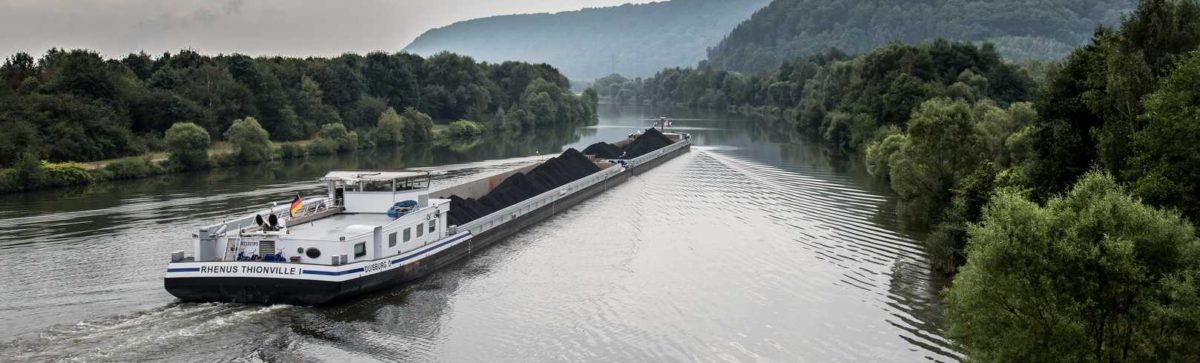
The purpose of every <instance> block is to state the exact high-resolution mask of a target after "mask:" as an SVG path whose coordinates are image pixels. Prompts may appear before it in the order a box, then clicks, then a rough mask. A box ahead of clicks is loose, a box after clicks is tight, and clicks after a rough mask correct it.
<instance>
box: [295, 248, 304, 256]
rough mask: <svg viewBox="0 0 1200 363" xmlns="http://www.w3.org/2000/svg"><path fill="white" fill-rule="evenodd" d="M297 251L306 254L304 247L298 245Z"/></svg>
mask: <svg viewBox="0 0 1200 363" xmlns="http://www.w3.org/2000/svg"><path fill="white" fill-rule="evenodd" d="M296 253H297V254H301V255H302V254H304V247H296Z"/></svg>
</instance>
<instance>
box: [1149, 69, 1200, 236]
mask: <svg viewBox="0 0 1200 363" xmlns="http://www.w3.org/2000/svg"><path fill="white" fill-rule="evenodd" d="M1198 105H1200V51H1196V52H1192V56H1191V58H1190V59H1188V60H1187V61H1186V62H1184V63H1183V64H1181V65H1180V66H1179V67H1178V68H1177V69H1176V70H1175V71H1174V72H1173V73H1171V75H1170V76H1168V77H1167V78H1165V79H1164V80H1163V81H1162V83H1161V85H1160V86H1159V89H1158V91H1156V92H1155V93H1153V94H1151V95H1150V96H1148V97H1147V98H1146V104H1145V108H1146V113H1145V114H1143V115H1142V117H1141V120H1142V122H1143V123H1144V124H1145V125H1146V126H1145V129H1143V130H1141V131H1139V132H1138V133H1136V134H1134V135H1133V140H1134V149H1135V150H1136V152H1135V154H1134V158H1133V160H1134V162H1133V163H1132V164H1133V168H1134V170H1133V171H1132V175H1133V176H1134V177H1136V181H1135V182H1134V191H1135V192H1136V193H1137V194H1138V195H1140V196H1142V197H1143V198H1146V201H1147V202H1150V203H1152V204H1154V205H1159V206H1165V207H1172V208H1177V209H1178V210H1179V211H1180V212H1182V213H1183V214H1184V215H1185V216H1187V217H1188V218H1190V219H1191V220H1192V221H1200V142H1198V140H1200V106H1198Z"/></svg>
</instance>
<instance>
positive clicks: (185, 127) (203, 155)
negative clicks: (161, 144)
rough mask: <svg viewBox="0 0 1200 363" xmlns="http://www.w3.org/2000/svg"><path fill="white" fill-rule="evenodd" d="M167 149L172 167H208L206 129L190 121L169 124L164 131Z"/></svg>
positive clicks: (209, 141)
mask: <svg viewBox="0 0 1200 363" xmlns="http://www.w3.org/2000/svg"><path fill="white" fill-rule="evenodd" d="M165 138H166V143H167V150H168V151H170V152H171V157H170V159H169V160H170V163H171V165H172V166H173V167H176V168H180V169H184V170H190V169H202V168H206V167H208V145H209V144H210V143H211V142H212V139H211V138H210V137H209V136H208V131H205V130H204V128H202V127H200V126H197V125H196V124H194V123H191V122H179V123H176V124H174V125H171V128H170V129H167V133H166V137H165Z"/></svg>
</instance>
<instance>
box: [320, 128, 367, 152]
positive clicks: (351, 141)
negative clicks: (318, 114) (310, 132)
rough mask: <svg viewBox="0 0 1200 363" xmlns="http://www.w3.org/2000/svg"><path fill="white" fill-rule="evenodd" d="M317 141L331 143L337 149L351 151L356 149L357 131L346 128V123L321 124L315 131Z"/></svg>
mask: <svg viewBox="0 0 1200 363" xmlns="http://www.w3.org/2000/svg"><path fill="white" fill-rule="evenodd" d="M317 138H318V140H317V142H319V143H320V142H324V143H332V145H336V148H335V150H337V151H353V150H357V149H358V133H357V132H354V131H350V130H347V129H346V125H343V124H340V123H330V124H325V125H323V126H321V131H318V132H317Z"/></svg>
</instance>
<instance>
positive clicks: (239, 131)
mask: <svg viewBox="0 0 1200 363" xmlns="http://www.w3.org/2000/svg"><path fill="white" fill-rule="evenodd" d="M225 139H226V140H229V142H230V143H232V144H233V147H234V149H235V150H236V151H235V152H234V154H235V155H236V156H237V159H238V160H239V161H241V162H243V163H260V162H263V161H267V160H270V159H271V135H270V134H268V133H267V130H265V129H263V128H262V125H259V124H258V120H255V119H254V118H253V117H247V118H244V119H240V120H234V121H233V124H232V125H230V126H229V129H228V130H226V131H225Z"/></svg>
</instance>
